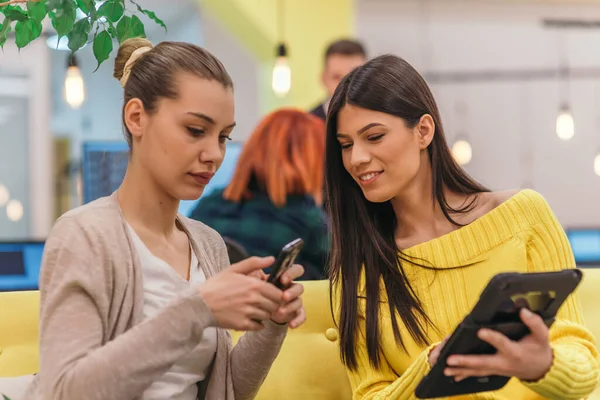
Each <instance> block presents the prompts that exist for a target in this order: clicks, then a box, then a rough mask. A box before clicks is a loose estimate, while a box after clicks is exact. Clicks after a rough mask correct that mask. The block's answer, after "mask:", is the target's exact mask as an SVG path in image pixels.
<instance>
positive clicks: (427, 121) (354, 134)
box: [337, 104, 435, 203]
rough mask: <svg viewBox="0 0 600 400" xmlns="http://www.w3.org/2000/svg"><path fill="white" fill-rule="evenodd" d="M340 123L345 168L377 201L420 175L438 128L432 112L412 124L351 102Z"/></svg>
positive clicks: (340, 115) (339, 132)
mask: <svg viewBox="0 0 600 400" xmlns="http://www.w3.org/2000/svg"><path fill="white" fill-rule="evenodd" d="M337 127H338V133H337V138H338V141H339V143H340V146H341V152H342V162H343V164H344V168H345V169H346V171H347V172H348V173H349V174H350V176H351V177H352V179H354V181H355V182H356V183H357V184H358V185H359V187H360V188H361V189H362V191H363V194H364V196H365V197H366V199H367V200H369V201H371V202H374V203H380V202H385V201H388V200H391V199H392V198H394V197H395V196H398V195H399V194H401V193H402V192H403V191H405V190H406V189H407V188H408V187H409V186H411V184H412V183H413V182H415V180H417V179H418V176H419V172H420V171H421V170H422V167H423V165H424V163H427V162H428V155H427V150H426V149H427V146H429V143H431V140H432V139H433V132H434V130H435V127H434V125H433V120H432V118H431V117H430V116H429V115H424V116H423V117H422V118H421V120H420V121H419V122H418V123H417V125H416V126H415V127H414V128H409V127H408V126H407V125H406V122H405V120H404V119H402V118H399V117H396V116H393V115H390V114H385V113H382V112H377V111H372V110H367V109H364V108H360V107H356V106H352V105H348V104H346V105H344V106H343V107H342V109H341V110H340V112H339V113H338V117H337Z"/></svg>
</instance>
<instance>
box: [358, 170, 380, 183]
mask: <svg viewBox="0 0 600 400" xmlns="http://www.w3.org/2000/svg"><path fill="white" fill-rule="evenodd" d="M382 173H383V171H373V172H366V173H364V174H360V175H358V182H359V183H360V184H361V185H363V186H364V185H368V184H371V183H373V182H375V181H376V180H377V178H379V177H380V176H381V174H382Z"/></svg>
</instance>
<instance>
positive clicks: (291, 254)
mask: <svg viewBox="0 0 600 400" xmlns="http://www.w3.org/2000/svg"><path fill="white" fill-rule="evenodd" d="M302 246H304V241H303V240H302V239H295V240H292V241H291V242H289V243H288V244H286V245H285V246H283V248H282V249H281V252H280V253H279V256H277V259H276V260H275V263H274V264H273V267H272V268H271V274H270V275H269V279H267V282H269V283H272V284H273V285H275V286H277V287H278V288H279V289H283V285H282V284H281V276H282V275H283V274H284V272H285V271H287V270H288V269H290V268H291V267H292V265H294V261H296V257H298V254H299V253H300V250H302Z"/></svg>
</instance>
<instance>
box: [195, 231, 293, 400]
mask: <svg viewBox="0 0 600 400" xmlns="http://www.w3.org/2000/svg"><path fill="white" fill-rule="evenodd" d="M209 232H210V233H211V235H212V237H211V238H210V239H208V240H209V242H210V243H211V244H212V245H211V246H210V248H211V250H212V251H214V257H215V262H216V265H217V266H218V269H219V270H223V269H225V268H227V267H228V266H229V258H228V256H227V248H226V247H225V243H224V242H223V239H222V238H221V236H219V235H218V234H217V233H216V232H215V231H214V230H212V229H211V230H210V231H209ZM205 236H208V235H205ZM264 325H265V328H264V329H263V330H261V331H256V332H246V333H245V334H244V335H243V336H242V337H241V338H240V340H239V341H238V342H237V343H236V345H235V347H233V349H232V350H231V352H230V353H229V360H228V363H229V366H230V368H231V377H232V380H233V390H234V393H235V398H236V399H240V400H244V399H253V398H254V397H255V396H256V394H257V393H258V391H259V389H260V386H261V385H262V383H263V382H264V380H265V378H266V377H267V374H268V373H269V370H270V369H271V365H272V364H273V361H275V358H276V357H277V355H278V354H279V351H280V350H281V346H282V345H283V341H284V340H285V337H286V335H287V331H288V326H287V325H277V324H275V323H272V322H270V321H266V322H265V323H264ZM228 337H229V341H230V343H229V345H231V335H228Z"/></svg>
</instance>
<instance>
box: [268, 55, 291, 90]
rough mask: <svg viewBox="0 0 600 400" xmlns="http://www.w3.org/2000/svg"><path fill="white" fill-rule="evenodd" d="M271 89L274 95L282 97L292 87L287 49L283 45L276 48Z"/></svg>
mask: <svg viewBox="0 0 600 400" xmlns="http://www.w3.org/2000/svg"><path fill="white" fill-rule="evenodd" d="M271 84H272V87H273V91H274V92H275V94H276V95H277V96H279V97H283V96H285V95H286V94H288V92H289V91H290V88H291V87H292V70H291V69H290V65H289V63H288V58H287V48H286V46H285V44H284V43H280V44H279V46H277V58H276V59H275V66H274V67H273V81H272V83H271Z"/></svg>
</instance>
